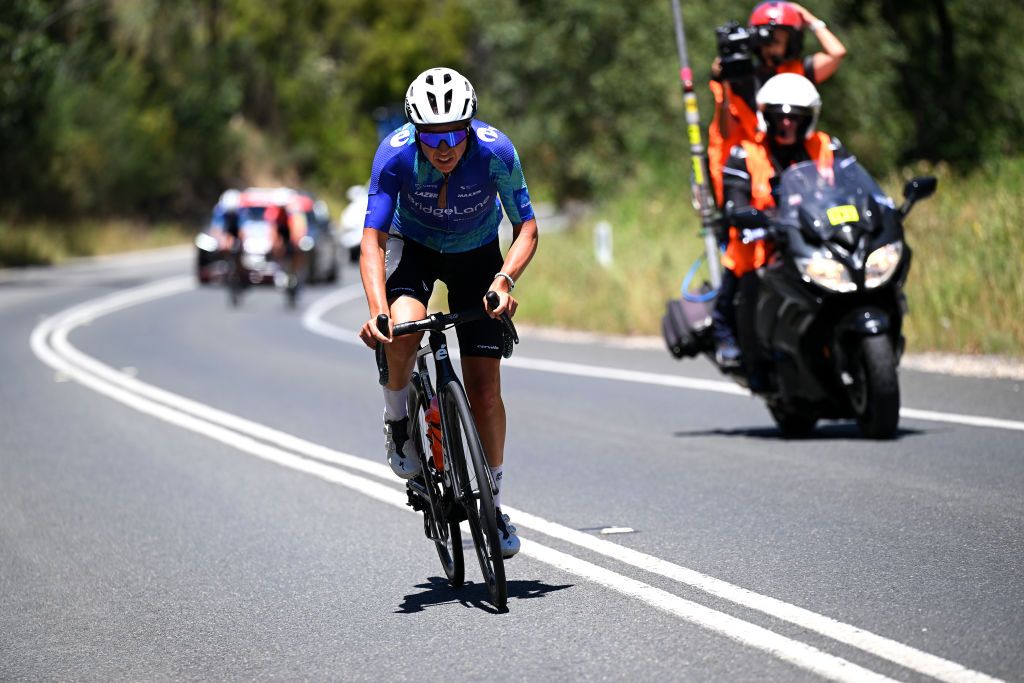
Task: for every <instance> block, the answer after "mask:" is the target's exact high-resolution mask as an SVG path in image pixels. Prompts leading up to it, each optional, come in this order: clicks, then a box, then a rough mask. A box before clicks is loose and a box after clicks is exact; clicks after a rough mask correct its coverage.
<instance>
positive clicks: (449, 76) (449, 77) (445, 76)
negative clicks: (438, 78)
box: [444, 74, 452, 83]
mask: <svg viewBox="0 0 1024 683" xmlns="http://www.w3.org/2000/svg"><path fill="white" fill-rule="evenodd" d="M450 80H452V75H451V74H445V75H444V82H445V83H447V82H449V81H450Z"/></svg>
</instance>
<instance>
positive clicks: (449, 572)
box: [409, 380, 466, 588]
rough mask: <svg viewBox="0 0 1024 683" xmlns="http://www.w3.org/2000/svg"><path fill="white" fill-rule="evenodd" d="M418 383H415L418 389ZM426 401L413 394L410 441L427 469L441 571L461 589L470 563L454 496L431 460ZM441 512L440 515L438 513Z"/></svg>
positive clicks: (429, 512)
mask: <svg viewBox="0 0 1024 683" xmlns="http://www.w3.org/2000/svg"><path fill="white" fill-rule="evenodd" d="M415 384H416V382H415V380H414V381H413V385H414V386H415ZM426 410H427V405H426V401H425V400H424V399H423V394H421V393H420V392H419V391H418V390H416V389H413V390H411V391H410V392H409V418H410V421H409V427H410V432H411V433H410V438H411V439H412V442H413V443H414V444H416V448H417V450H418V452H419V454H420V455H421V456H425V457H421V459H420V464H421V465H422V466H423V474H422V476H423V482H424V487H425V488H426V490H427V496H428V497H429V498H430V507H429V508H428V509H426V510H424V511H423V514H424V516H425V517H427V519H426V524H427V528H428V530H429V529H430V526H431V524H432V523H433V522H434V518H435V516H437V517H439V519H437V520H436V525H434V526H435V527H436V532H437V538H439V539H440V540H435V541H434V547H435V548H436V549H437V556H438V558H440V560H441V568H442V569H444V574H445V576H447V577H448V583H450V584H451V585H452V586H453V587H455V588H458V587H459V586H461V585H462V584H463V582H464V581H465V580H466V562H465V559H464V557H463V553H462V530H461V529H460V528H459V522H458V520H457V519H456V518H455V517H454V516H453V515H451V514H450V512H451V508H452V507H453V502H452V498H453V496H452V495H451V494H450V493H449V494H448V495H445V494H446V492H447V490H448V489H447V486H446V485H445V482H444V474H443V473H442V472H439V471H438V470H436V469H435V468H434V466H433V458H431V457H430V441H429V439H428V437H427V422H426V417H425V414H426ZM438 511H440V513H439V512H438Z"/></svg>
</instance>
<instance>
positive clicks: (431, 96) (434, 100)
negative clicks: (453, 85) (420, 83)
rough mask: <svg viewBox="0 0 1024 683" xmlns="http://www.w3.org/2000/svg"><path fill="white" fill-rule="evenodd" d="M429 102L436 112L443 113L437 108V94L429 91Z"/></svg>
mask: <svg viewBox="0 0 1024 683" xmlns="http://www.w3.org/2000/svg"><path fill="white" fill-rule="evenodd" d="M427 102H428V103H429V104H430V108H431V109H432V110H433V111H434V113H435V114H440V113H441V112H439V111H438V110H437V96H436V95H434V93H432V92H428V93H427Z"/></svg>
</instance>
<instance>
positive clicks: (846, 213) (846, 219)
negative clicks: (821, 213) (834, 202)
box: [825, 204, 860, 225]
mask: <svg viewBox="0 0 1024 683" xmlns="http://www.w3.org/2000/svg"><path fill="white" fill-rule="evenodd" d="M825 213H826V215H827V216H828V222H829V223H831V224H832V225H842V224H843V223H856V222H857V221H859V220H860V214H859V213H857V207H856V206H853V205H852V204H846V205H845V206H833V207H832V208H831V209H829V210H828V211H826V212H825Z"/></svg>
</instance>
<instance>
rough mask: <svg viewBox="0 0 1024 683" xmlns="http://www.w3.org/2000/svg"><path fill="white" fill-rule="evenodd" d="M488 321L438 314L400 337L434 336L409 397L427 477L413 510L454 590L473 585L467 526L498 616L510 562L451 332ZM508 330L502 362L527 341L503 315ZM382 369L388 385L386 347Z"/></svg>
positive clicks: (416, 490)
mask: <svg viewBox="0 0 1024 683" xmlns="http://www.w3.org/2000/svg"><path fill="white" fill-rule="evenodd" d="M487 303H488V306H489V307H490V309H491V310H494V309H495V308H497V306H498V295H497V294H496V293H495V292H488V293H487ZM486 316H487V313H486V311H484V310H483V307H481V308H480V310H477V311H464V312H460V313H433V314H431V315H429V316H427V317H426V318H424V319H423V320H414V321H411V322H407V323H400V324H398V325H395V329H394V330H393V332H392V334H393V336H394V337H400V336H403V335H407V334H416V333H419V332H429V333H430V335H429V341H428V343H427V344H424V345H422V346H421V347H420V349H419V351H418V352H417V354H416V368H415V370H414V371H413V374H412V378H411V388H410V391H409V435H410V440H411V441H412V443H413V444H415V447H416V454H417V457H418V458H419V459H420V467H421V472H420V475H419V476H417V477H415V478H414V479H410V480H409V481H407V482H406V489H407V491H408V495H409V503H408V504H409V506H410V507H412V509H413V510H417V511H421V512H422V513H423V531H424V533H425V534H426V536H427V538H429V539H430V540H431V541H433V542H434V545H435V547H436V548H437V554H438V556H439V557H440V558H441V566H442V567H443V568H444V573H445V575H446V576H447V577H448V582H449V583H450V584H451V585H452V586H453V587H456V588H457V587H459V586H461V585H462V583H463V581H464V580H465V573H466V567H465V562H464V560H463V555H462V533H461V530H460V528H459V523H460V522H462V521H463V520H465V521H466V522H467V523H468V525H469V530H470V533H471V534H472V536H473V547H474V548H475V549H476V556H477V559H478V560H479V561H480V571H481V573H482V574H483V578H484V582H485V583H486V584H487V588H488V590H489V591H490V594H491V600H492V602H493V603H494V606H495V607H497V608H498V609H504V608H505V604H506V602H507V601H508V588H507V586H506V584H505V563H504V560H503V559H502V556H501V543H500V540H499V537H498V527H497V516H496V511H495V507H494V491H495V486H494V481H493V479H492V477H491V469H490V467H489V466H488V464H487V457H486V455H485V454H484V449H483V445H482V444H481V443H480V435H479V434H478V433H477V429H476V423H475V422H474V421H473V413H472V412H471V411H470V407H469V399H467V398H466V390H465V389H464V388H463V386H462V382H460V381H459V377H458V375H457V374H456V373H455V368H454V367H453V366H452V362H451V358H450V357H449V355H448V342H447V340H446V338H445V335H444V331H445V330H447V329H449V328H452V327H455V326H456V325H460V324H462V323H467V322H470V321H473V320H480V319H482V318H484V317H486ZM501 321H502V323H503V325H504V334H503V337H504V342H503V348H502V355H503V356H504V357H505V358H508V357H509V356H511V355H512V349H513V347H514V345H515V344H518V343H519V336H518V335H517V334H516V328H515V326H514V325H513V324H512V321H511V320H510V319H509V317H508V315H503V316H501ZM377 329H379V330H380V331H381V333H383V334H384V335H385V336H386V335H387V334H388V317H387V316H386V315H380V316H377ZM430 355H433V357H434V367H435V370H436V372H437V382H436V384H435V383H432V382H431V378H430V372H429V370H428V368H427V356H430ZM377 369H378V371H379V373H380V383H381V385H384V384H387V382H388V362H387V357H386V356H385V355H384V345H383V344H378V345H377ZM435 396H437V398H438V402H437V407H438V411H439V412H440V417H441V435H442V437H441V449H442V453H443V463H442V466H441V467H440V468H439V467H437V465H436V464H435V462H434V457H433V456H432V450H431V444H430V437H429V436H428V425H427V419H426V414H427V410H428V409H429V407H430V402H431V400H432V399H433V398H434V397H435Z"/></svg>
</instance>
